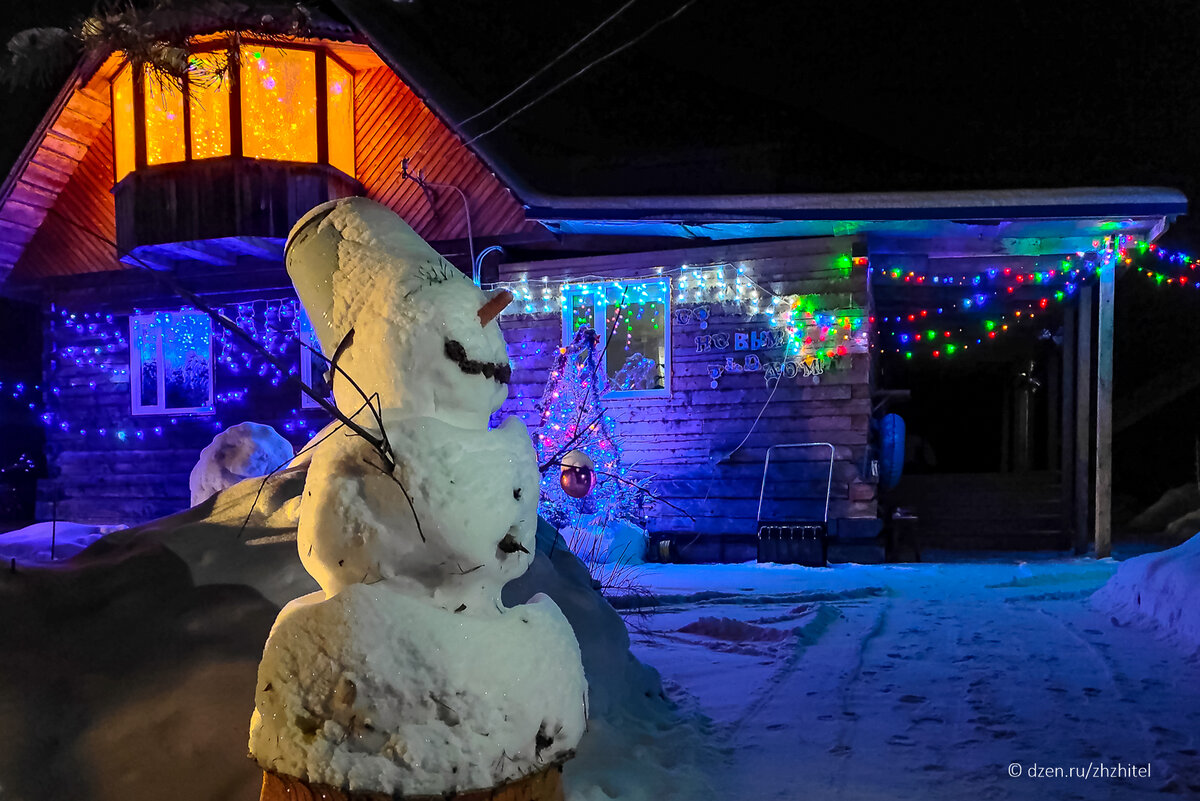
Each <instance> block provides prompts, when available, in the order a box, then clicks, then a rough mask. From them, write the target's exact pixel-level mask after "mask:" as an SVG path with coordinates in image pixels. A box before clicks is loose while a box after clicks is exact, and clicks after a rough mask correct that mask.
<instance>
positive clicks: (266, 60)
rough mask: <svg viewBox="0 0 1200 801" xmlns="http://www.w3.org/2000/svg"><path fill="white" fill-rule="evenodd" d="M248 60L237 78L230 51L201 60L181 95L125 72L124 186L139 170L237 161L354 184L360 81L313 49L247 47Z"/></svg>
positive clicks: (119, 89)
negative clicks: (303, 168) (316, 171)
mask: <svg viewBox="0 0 1200 801" xmlns="http://www.w3.org/2000/svg"><path fill="white" fill-rule="evenodd" d="M239 55H240V58H238V59H236V64H234V65H233V66H232V67H231V69H232V72H231V73H230V72H226V69H225V68H226V66H227V64H228V62H229V61H230V60H231V59H230V56H229V55H228V54H227V53H226V52H225V51H224V50H220V51H216V50H207V51H201V52H198V53H194V54H193V55H191V56H190V60H189V63H190V67H189V73H188V78H187V80H186V81H185V82H184V83H183V84H182V85H181V84H180V83H178V82H176V81H174V80H172V79H171V78H169V77H165V76H159V75H157V74H156V73H154V72H153V71H151V70H150V69H149V68H147V69H146V71H145V72H143V73H142V74H141V75H140V76H138V77H136V78H135V76H134V72H135V70H134V69H132V68H131V67H130V66H129V65H126V66H124V67H122V68H121V70H120V71H119V72H118V73H117V74H116V77H114V78H113V81H112V109H113V159H114V162H115V172H116V179H117V180H118V181H120V180H121V179H122V178H124V177H125V176H126V175H128V174H129V173H130V172H133V171H134V170H135V169H138V168H140V167H146V166H151V165H156V164H168V163H172V162H179V161H197V160H200V159H211V158H223V157H229V156H235V155H239V156H244V157H246V158H253V159H271V160H277V161H301V162H310V163H315V162H318V161H320V162H323V163H328V164H330V165H332V166H333V167H336V168H337V169H339V170H341V171H342V172H345V173H346V174H348V175H354V172H355V163H354V161H355V153H354V74H353V73H352V72H351V71H350V70H349V69H348V68H347V67H346V66H345V65H343V64H342V63H341V62H340V61H338V60H337V59H336V58H335V57H334V56H333V55H331V54H328V53H326V52H324V51H322V50H319V49H314V48H302V47H287V46H280V45H278V44H275V43H263V44H243V45H241V50H240V52H239ZM322 76H323V77H322ZM235 122H236V124H235Z"/></svg>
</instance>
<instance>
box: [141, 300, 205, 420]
mask: <svg viewBox="0 0 1200 801" xmlns="http://www.w3.org/2000/svg"><path fill="white" fill-rule="evenodd" d="M129 329H130V330H129V343H130V356H131V360H130V361H131V362H132V363H131V364H130V370H129V378H130V380H129V384H130V391H131V393H132V396H133V413H134V414H211V413H212V411H213V385H212V374H213V369H212V326H211V325H210V323H209V319H208V315H206V314H204V313H203V312H196V311H178V312H155V313H154V314H139V315H135V316H133V317H131V318H129Z"/></svg>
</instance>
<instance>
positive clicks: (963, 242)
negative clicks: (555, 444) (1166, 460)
mask: <svg viewBox="0 0 1200 801" xmlns="http://www.w3.org/2000/svg"><path fill="white" fill-rule="evenodd" d="M336 5H338V6H340V7H341V8H342V9H343V11H344V12H345V14H346V15H347V18H348V19H350V20H351V21H352V22H351V23H350V24H344V23H338V22H333V21H330V20H325V19H322V20H316V21H314V23H313V25H312V28H311V31H310V33H309V35H307V36H306V37H303V38H298V39H290V40H287V41H280V40H278V39H266V38H264V39H261V40H258V39H255V38H254V37H253V36H247V37H243V38H242V39H241V40H240V41H239V43H238V44H237V45H236V46H237V47H239V48H240V53H239V55H240V58H238V59H236V60H234V62H235V64H236V67H235V68H234V70H233V73H232V74H231V75H230V77H229V80H227V81H222V82H215V83H214V82H203V81H199V80H197V81H194V82H188V83H186V84H185V85H184V86H183V87H176V86H172V85H169V84H162V83H160V82H157V81H155V80H154V78H153V76H150V75H139V74H135V73H134V71H133V70H132V68H131V67H130V66H129V65H128V63H127V62H126V59H125V58H124V56H123V54H121V53H112V54H107V55H106V56H105V57H104V58H102V59H95V60H91V61H86V62H84V63H82V64H81V65H80V66H79V67H78V68H77V69H76V70H75V72H74V73H73V75H72V76H71V78H70V80H69V82H68V83H67V84H66V85H65V86H64V87H63V89H62V91H61V92H60V93H59V95H58V98H57V99H56V101H55V103H54V104H53V106H52V107H51V108H50V109H49V111H48V112H47V114H46V116H45V119H44V121H43V123H42V125H41V126H40V127H39V129H38V130H37V132H36V134H35V136H34V137H33V138H32V139H31V140H30V142H29V144H28V146H27V147H26V148H25V151H24V152H23V153H22V155H21V157H20V159H19V160H18V162H17V163H16V165H15V166H14V167H13V169H12V171H11V173H10V174H9V176H8V178H7V180H6V181H5V182H4V184H3V188H2V191H0V282H2V286H3V288H4V291H5V293H6V294H9V295H12V296H16V297H23V298H27V299H33V300H34V301H35V302H36V303H37V304H38V306H39V308H40V310H41V317H42V325H43V335H44V348H43V350H44V353H43V359H42V367H43V376H42V381H41V385H40V391H41V395H42V399H41V403H42V405H41V407H40V408H39V409H38V414H39V415H40V418H41V421H42V422H43V423H44V425H45V432H46V434H45V438H46V441H45V460H46V463H47V466H48V474H47V476H46V477H45V478H44V479H43V480H41V481H40V482H39V488H38V505H37V515H38V517H39V518H41V519H48V518H49V517H51V516H55V517H57V518H59V519H69V520H78V521H85V522H124V523H131V522H136V521H140V520H145V519H148V518H153V517H156V516H160V515H164V514H168V513H171V512H175V511H177V510H179V509H181V508H183V507H185V506H186V505H187V503H188V487H187V474H188V471H189V470H190V469H191V467H192V465H193V464H194V462H195V460H196V456H197V454H198V453H199V451H200V449H201V448H202V447H203V446H204V445H206V444H207V443H208V442H209V441H210V440H211V438H212V437H213V436H214V434H215V433H217V432H219V431H221V430H223V429H224V428H225V427H227V426H229V425H232V424H234V423H237V422H241V421H243V420H254V421H257V422H261V423H268V424H270V425H272V426H274V427H275V428H276V429H277V430H279V431H280V432H281V433H282V434H284V435H285V436H287V437H289V438H290V439H292V440H293V441H294V443H296V444H300V443H302V442H304V441H306V440H307V438H308V437H310V436H312V434H313V432H315V431H316V430H318V429H320V428H321V427H322V426H323V425H324V424H325V422H326V418H325V417H324V415H323V413H322V412H321V411H320V410H319V409H313V408H309V407H308V406H307V405H306V403H305V402H304V400H303V399H302V398H301V396H300V394H299V393H298V392H296V391H295V390H294V389H292V388H290V387H288V386H286V382H285V381H283V378H284V377H283V376H282V375H281V374H279V373H278V371H276V369H275V368H274V366H272V365H271V364H270V363H268V362H266V361H264V360H263V359H262V358H261V357H260V356H256V355H255V354H254V353H252V352H250V351H248V350H246V349H244V348H242V347H240V346H239V344H238V343H237V342H236V341H235V340H233V339H232V338H231V337H229V336H228V335H227V334H224V333H222V332H220V331H219V330H216V329H214V328H212V327H211V326H210V324H209V321H208V318H207V317H205V316H204V315H202V314H200V313H197V312H195V311H194V310H193V309H191V308H190V304H189V303H188V302H187V301H186V300H185V299H184V298H182V297H181V296H180V295H179V294H178V293H177V291H176V289H175V288H176V287H178V286H183V287H186V288H187V290H188V291H189V292H191V293H194V294H195V295H197V296H199V297H201V298H202V299H203V300H204V302H205V303H207V304H209V305H211V306H214V307H216V308H219V309H221V310H223V311H224V312H225V313H226V314H227V315H228V316H229V317H231V318H232V319H235V320H236V321H237V322H238V323H239V324H240V325H241V326H242V327H243V328H245V329H247V330H250V331H252V332H253V333H254V335H255V337H256V338H257V339H258V340H259V342H261V343H262V344H263V345H265V346H266V348H267V349H268V350H269V351H271V352H272V353H273V354H275V355H276V356H277V357H278V359H279V360H280V361H281V362H283V363H284V364H285V366H286V367H287V370H288V372H295V373H298V374H300V375H303V376H304V377H306V378H311V377H312V376H313V365H312V363H311V359H310V358H308V357H306V356H304V353H305V351H304V350H303V349H302V346H301V341H307V339H308V337H309V331H308V329H307V327H306V325H305V318H304V315H303V311H302V309H301V308H300V306H299V303H298V302H297V300H296V297H295V294H294V292H293V290H292V288H291V286H290V283H289V281H288V278H287V274H286V272H285V270H284V268H283V262H282V246H283V241H284V238H285V237H286V235H287V233H288V230H289V229H290V227H291V225H292V224H293V223H294V222H295V220H296V219H297V218H298V217H299V216H300V215H301V214H303V213H304V212H305V211H307V210H308V209H309V208H310V207H312V206H314V205H316V204H317V203H320V202H322V201H325V200H328V199H331V198H335V197H342V196H349V195H366V196H369V197H371V198H374V199H376V200H379V201H381V202H383V203H385V204H386V205H388V206H389V207H391V208H392V209H394V210H395V211H396V212H397V213H399V214H400V215H401V216H403V217H404V218H405V219H406V220H407V221H408V222H409V223H410V224H411V225H412V226H413V227H414V228H415V229H416V230H417V231H418V233H420V234H421V235H422V236H423V237H425V238H426V239H427V240H428V241H430V242H431V243H432V244H433V245H434V246H435V247H436V248H438V249H439V250H440V251H441V252H443V253H444V254H445V255H446V256H447V257H448V258H449V259H451V260H452V261H453V262H454V263H455V264H456V265H458V266H459V267H460V269H462V270H463V271H464V272H465V273H467V274H469V275H474V276H475V277H476V278H477V280H481V281H482V282H483V283H485V284H494V285H497V286H504V287H506V288H509V289H510V290H512V291H513V292H514V294H515V295H516V296H517V298H518V300H517V302H516V303H514V304H513V305H512V306H511V307H510V308H509V309H508V310H507V311H506V314H505V316H504V317H503V318H502V326H503V327H504V329H505V330H506V333H507V338H508V342H509V347H510V353H511V356H512V360H513V364H514V373H513V380H512V383H511V385H510V387H511V391H510V398H509V401H508V404H507V405H506V407H505V409H504V410H503V411H504V412H505V413H511V414H518V415H520V416H521V417H523V418H524V419H525V420H526V422H527V423H528V424H529V425H530V427H531V428H532V429H534V430H535V432H536V429H537V428H538V427H539V426H540V425H541V424H542V410H541V409H540V408H539V406H538V402H539V401H540V399H541V397H542V393H543V390H544V388H545V386H546V383H547V378H548V372H549V370H550V365H551V363H552V360H553V357H554V354H555V353H556V351H557V350H558V348H559V347H561V346H563V344H564V343H565V342H568V341H569V340H570V338H571V336H572V335H573V332H574V330H575V329H576V328H577V327H578V326H579V325H581V324H589V325H593V326H595V327H596V328H597V329H602V330H605V331H606V332H607V336H606V339H605V346H604V352H603V354H602V356H603V359H602V363H603V368H604V370H605V371H606V374H607V377H608V380H609V384H610V388H611V392H610V393H609V395H608V396H606V399H605V401H606V405H607V408H608V410H609V412H610V414H611V416H612V418H613V420H614V422H615V424H616V425H617V427H618V428H619V433H620V438H621V442H622V446H623V453H624V457H625V458H626V459H627V460H628V461H630V462H633V463H636V464H637V465H638V466H639V467H640V468H642V469H644V470H645V471H647V473H649V474H650V475H652V476H653V487H654V491H655V493H656V494H657V495H659V496H661V498H662V499H663V501H664V503H660V504H658V505H656V506H655V507H654V508H653V509H652V510H651V512H650V514H649V517H648V520H647V528H648V531H649V532H650V536H651V540H652V547H651V551H652V553H651V555H652V557H655V558H671V559H684V560H692V561H705V560H713V561H720V560H743V559H748V558H754V554H755V543H756V534H757V528H758V524H759V522H761V521H764V520H821V519H822V518H826V517H827V518H828V521H829V522H828V529H829V533H830V536H831V542H832V546H831V547H832V551H831V554H832V555H833V556H834V557H838V556H840V557H842V558H871V557H873V556H877V553H878V548H877V547H876V546H875V544H874V543H875V538H876V537H877V535H878V534H879V532H880V530H881V528H882V526H883V523H884V517H885V516H887V515H889V514H890V513H891V512H892V511H893V510H894V508H895V507H916V508H917V510H918V514H921V515H923V517H924V518H925V520H926V523H927V531H928V532H929V535H930V537H931V539H930V542H933V541H934V540H936V537H937V531H938V525H942V526H943V528H944V529H945V531H946V532H948V533H946V539H945V540H944V542H946V543H947V544H964V540H965V542H966V544H971V545H975V546H983V547H987V546H989V545H997V544H999V545H1009V546H1013V545H1019V546H1022V547H1066V546H1067V545H1069V544H1071V542H1072V536H1073V537H1074V542H1075V544H1076V545H1077V546H1079V547H1082V546H1084V545H1085V544H1086V541H1087V540H1089V539H1091V538H1093V537H1094V538H1095V540H1096V542H1097V548H1098V550H1100V551H1103V550H1104V549H1105V548H1106V547H1107V546H1106V542H1107V536H1108V535H1107V521H1106V511H1105V508H1106V503H1107V498H1108V494H1107V486H1106V484H1105V482H1106V481H1107V480H1108V479H1107V475H1108V474H1107V472H1106V471H1107V469H1108V467H1107V460H1108V459H1109V458H1110V457H1109V452H1110V446H1109V442H1110V439H1111V430H1110V415H1111V411H1110V406H1109V398H1110V396H1111V345H1112V327H1111V309H1112V287H1113V274H1114V270H1115V269H1116V267H1117V266H1118V264H1119V261H1120V258H1121V254H1122V248H1126V247H1129V246H1131V245H1132V244H1133V243H1136V242H1145V241H1152V240H1153V239H1154V238H1155V237H1157V236H1158V235H1159V234H1160V233H1161V232H1162V231H1163V230H1165V228H1166V226H1167V225H1168V224H1169V223H1170V221H1172V220H1173V219H1174V217H1175V216H1176V215H1179V214H1181V213H1183V212H1184V211H1185V210H1186V200H1185V198H1184V197H1183V196H1182V195H1181V194H1180V193H1178V192H1176V191H1173V190H1169V189H1156V188H1137V187H1120V188H1106V189H1088V188H1081V189H1064V190H1028V191H1005V192H999V191H980V192H926V193H886V192H885V193H873V194H863V193H858V194H807V195H790V194H776V195H754V196H749V195H722V194H719V191H720V187H714V191H715V192H716V193H714V194H711V195H689V196H678V197H668V196H653V197H644V196H634V195H632V194H631V195H630V196H627V197H624V196H607V197H555V196H546V195H543V194H540V193H539V192H537V191H536V189H534V188H531V187H529V186H527V185H526V184H525V182H523V181H522V179H521V176H520V175H517V174H514V173H513V172H512V171H511V170H506V169H505V168H504V167H503V165H502V164H500V163H499V162H498V161H497V160H495V159H493V158H492V157H491V154H489V152H488V151H487V149H486V145H485V144H481V143H468V142H467V141H466V139H465V138H464V137H463V136H461V135H460V134H459V133H458V132H457V131H456V129H455V127H454V125H453V124H452V123H451V122H450V121H449V117H448V116H447V115H446V114H445V113H443V111H442V108H443V98H445V97H446V96H447V95H446V92H445V90H436V89H435V88H434V87H435V85H436V82H435V81H432V80H426V79H425V78H423V77H422V76H425V75H427V72H426V71H423V70H422V69H417V68H416V67H414V66H413V65H411V64H409V63H407V62H406V54H405V51H404V48H403V47H402V46H400V44H399V40H398V38H397V37H396V36H395V35H394V31H392V30H391V29H389V27H388V24H387V22H386V20H384V21H373V20H371V19H369V18H367V17H365V16H363V15H357V14H356V13H355V12H356V8H357V5H360V4H356V3H354V2H345V3H338V4H336ZM354 20H358V21H357V22H355V21H354ZM197 34H198V35H200V38H199V39H198V42H199V45H200V46H198V47H197V49H196V52H195V53H194V54H193V58H194V59H197V61H198V63H200V64H203V61H204V59H206V58H210V57H212V58H215V57H216V56H215V55H213V54H219V53H220V51H221V49H222V48H228V47H230V46H231V45H230V44H229V41H230V40H229V39H228V38H227V37H226V36H224V35H223V34H222V31H221V30H220V29H219V27H215V28H212V29H210V30H202V31H197ZM423 80H426V83H427V84H428V85H425V84H423V83H422V81H423ZM163 276H169V279H170V280H169V281H165V282H164V281H163V280H162V278H163ZM964 301H965V305H964ZM979 307H983V310H982V311H981V310H980V308H979ZM1031 359H1032V360H1033V361H1034V362H1035V366H1033V367H1028V366H1027V362H1029V360H1031ZM972 360H974V363H975V364H976V365H978V364H980V363H982V364H985V365H990V368H989V369H990V372H989V373H988V375H989V378H988V380H990V381H994V382H998V383H995V386H994V387H993V388H989V389H988V390H987V392H988V393H989V399H988V400H987V402H985V403H980V404H977V405H976V408H975V409H974V410H968V411H967V413H966V414H962V415H961V418H962V419H961V425H962V426H963V427H962V429H961V430H959V431H958V432H957V433H955V434H954V438H955V439H957V440H961V441H964V442H965V441H970V440H975V441H977V442H979V443H980V444H979V447H978V450H980V451H986V454H987V455H986V458H982V459H981V460H980V461H979V462H978V464H975V463H972V464H970V465H968V467H969V468H970V469H966V470H962V471H960V473H959V474H956V475H954V476H949V477H948V476H945V475H938V474H937V473H927V474H926V475H924V476H921V475H914V476H912V477H910V478H909V479H906V480H908V481H909V482H910V483H909V484H908V485H905V484H903V483H902V484H901V485H900V486H899V487H898V488H896V489H893V490H892V491H891V493H890V494H888V495H883V494H881V490H880V476H881V474H880V470H881V461H886V459H885V458H884V456H883V455H882V454H881V452H880V443H879V440H878V436H879V435H878V431H877V428H878V419H879V417H880V415H881V414H882V413H883V412H886V411H888V410H889V409H888V404H893V406H892V408H896V409H899V410H901V411H903V408H902V407H899V406H896V405H895V404H900V403H903V402H904V401H905V398H906V397H908V396H907V395H906V394H905V393H906V392H907V391H911V390H912V388H913V385H914V383H920V384H921V386H922V387H924V388H925V389H926V390H929V391H931V392H933V393H935V394H936V393H937V392H939V391H942V390H944V396H945V397H950V398H957V397H968V396H969V394H970V393H969V390H970V386H971V382H972V381H974V380H976V379H975V378H972V375H973V374H972V373H971V372H970V370H969V369H967V370H966V371H965V372H957V373H956V370H957V369H958V368H959V367H960V366H961V365H968V364H970V363H971V362H972ZM1022 370H1024V372H1022ZM318 372H319V371H318ZM963 376H966V377H965V378H964V377H963ZM996 376H1000V378H999V379H997V378H996ZM1021 376H1024V378H1025V379H1026V380H1027V381H1035V382H1040V383H1041V384H1045V385H1047V386H1046V387H1045V388H1044V391H1041V392H1039V393H1037V394H1036V395H1035V394H1033V393H1032V392H1031V391H1026V390H1027V389H1028V387H1030V386H1032V385H1031V384H1028V383H1027V384H1025V385H1020V383H1019V382H1020V380H1021ZM976 378H977V376H976ZM1014 382H1016V383H1014ZM1022 386H1024V387H1025V389H1022ZM989 387H991V385H989ZM954 393H958V394H957V395H955V394H954ZM959 406H960V407H963V406H965V404H959ZM958 411H959V412H962V411H963V408H959V409H958ZM943 428H944V427H943ZM915 433H921V432H915ZM801 443H820V445H816V446H805V447H800V448H794V449H790V450H789V449H781V450H777V451H775V455H774V456H772V459H773V460H775V461H774V465H775V467H774V468H773V472H771V473H770V475H768V476H767V477H766V479H764V467H765V461H766V459H767V454H768V451H769V449H770V448H772V447H773V446H780V445H799V444H801ZM825 443H827V444H828V448H827V449H826V446H825ZM926 444H927V443H926ZM964 493H965V494H966V496H968V497H970V498H973V499H975V501H970V502H967V503H964V502H963V500H962V498H963V496H964ZM980 499H983V500H980ZM947 509H957V510H958V511H959V513H960V516H959V517H953V515H951V516H950V517H947V518H945V519H942V520H940V521H939V520H938V514H939V513H940V512H945V511H946V510H947ZM943 516H944V515H943ZM982 517H986V518H988V519H987V520H983V519H980V518H982ZM951 530H953V531H951ZM953 532H957V534H954V533H953ZM1072 532H1074V533H1073V534H1072ZM964 535H965V536H964ZM953 536H957V537H958V538H959V539H958V540H954V539H953Z"/></svg>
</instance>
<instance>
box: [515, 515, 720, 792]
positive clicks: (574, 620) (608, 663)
mask: <svg viewBox="0 0 1200 801" xmlns="http://www.w3.org/2000/svg"><path fill="white" fill-rule="evenodd" d="M547 554H549V555H547ZM540 594H545V595H548V596H549V597H550V598H551V599H553V600H554V602H555V603H556V604H558V607H559V608H560V609H562V611H563V614H565V615H566V617H567V620H568V621H570V624H571V627H572V628H573V629H574V631H575V637H576V639H578V641H579V650H580V653H581V655H582V657H583V668H584V673H585V674H586V676H587V683H588V701H589V703H588V721H587V733H586V734H585V735H584V737H583V739H582V740H581V741H580V743H579V748H578V750H577V751H576V755H575V758H574V759H572V760H571V761H569V762H567V763H566V765H565V767H564V772H563V773H564V784H565V789H566V794H567V799H568V801H610V800H611V799H620V800H621V801H643V800H644V801H659V799H663V798H681V799H685V798H688V799H690V798H704V797H709V796H711V791H710V788H709V787H708V785H707V784H706V781H705V779H704V778H703V777H702V774H701V768H700V766H701V765H702V764H703V763H704V762H706V761H710V760H712V759H714V758H715V754H714V753H713V751H712V749H711V747H710V746H709V745H708V743H707V742H706V738H705V731H704V725H703V722H702V721H700V720H698V719H696V718H694V717H691V718H689V717H685V716H684V715H683V714H681V712H680V710H679V709H678V708H677V707H676V706H675V705H674V704H673V703H672V702H671V701H669V700H667V698H666V696H665V695H664V694H663V689H662V683H661V680H660V679H659V675H658V672H657V671H656V670H654V668H652V667H649V666H648V665H645V664H643V663H641V662H640V661H638V659H637V658H636V657H634V656H633V654H632V653H631V652H630V650H629V632H628V630H627V629H626V628H625V622H624V621H623V620H622V619H621V616H620V615H618V614H617V613H616V611H615V610H614V609H613V608H612V606H610V605H609V603H608V602H607V601H605V600H604V598H603V596H601V595H600V593H599V592H598V591H597V590H596V589H595V588H594V586H593V583H592V579H591V576H590V575H589V574H588V569H587V567H586V566H585V565H584V564H583V562H581V561H580V560H579V559H578V558H577V557H576V556H575V555H574V554H572V553H571V552H570V550H569V549H568V548H567V543H566V541H565V540H564V539H563V538H562V537H561V536H559V535H558V533H557V532H555V531H554V529H553V527H551V526H550V525H549V524H546V523H539V527H538V549H537V554H536V556H535V558H534V560H533V564H532V565H531V566H530V568H529V571H528V572H526V573H525V575H523V576H521V577H520V578H518V579H516V580H515V581H512V582H510V583H509V584H508V585H507V586H506V587H505V588H504V596H503V597H504V601H505V602H506V603H509V604H517V603H521V602H523V601H525V600H526V599H529V598H536V597H538V596H539V595H540Z"/></svg>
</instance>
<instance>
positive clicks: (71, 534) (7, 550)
mask: <svg viewBox="0 0 1200 801" xmlns="http://www.w3.org/2000/svg"><path fill="white" fill-rule="evenodd" d="M123 528H125V526H91V525H87V524H85V523H67V522H64V521H59V522H58V523H34V524H33V525H32V526H26V527H25V528H21V529H17V530H16V531H8V532H5V533H3V534H0V560H3V561H4V562H10V561H11V560H13V559H16V560H17V564H28V563H31V562H35V563H36V562H49V561H52V560H51V557H50V544H51V541H52V540H53V543H54V558H53V561H56V562H57V561H61V560H63V559H70V558H71V557H72V556H74V555H75V554H77V553H79V552H80V551H82V550H83V549H84V548H86V547H88V546H89V545H91V544H92V543H93V542H95V541H96V540H98V539H100V538H101V537H103V536H104V535H105V534H109V533H111V532H113V531H120V530H121V529H123Z"/></svg>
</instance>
